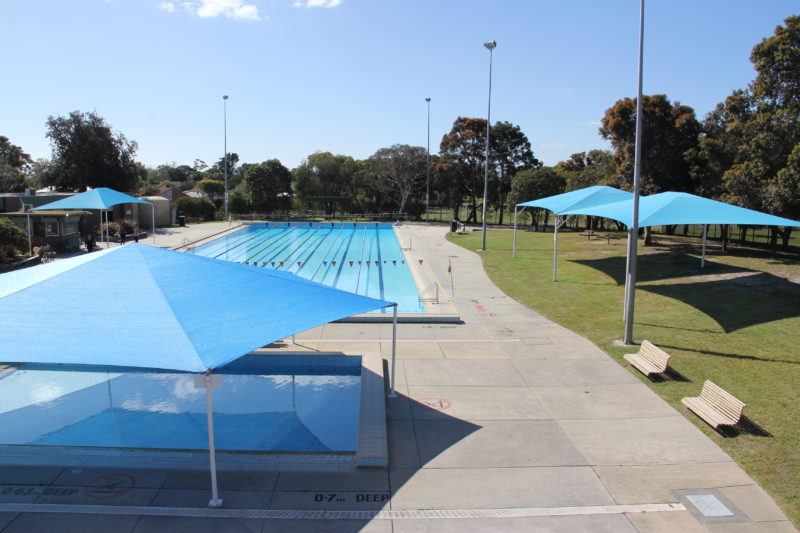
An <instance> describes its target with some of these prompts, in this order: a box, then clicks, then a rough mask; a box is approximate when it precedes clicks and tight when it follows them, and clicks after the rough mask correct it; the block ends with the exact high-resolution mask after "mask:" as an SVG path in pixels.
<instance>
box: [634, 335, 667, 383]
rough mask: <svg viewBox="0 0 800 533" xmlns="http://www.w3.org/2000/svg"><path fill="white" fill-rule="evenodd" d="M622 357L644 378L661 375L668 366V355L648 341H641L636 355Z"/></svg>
mask: <svg viewBox="0 0 800 533" xmlns="http://www.w3.org/2000/svg"><path fill="white" fill-rule="evenodd" d="M623 357H624V358H625V360H626V361H628V362H629V363H630V364H631V365H633V366H634V367H635V368H636V369H637V370H639V371H640V372H641V373H642V374H644V375H645V376H649V375H650V374H663V373H664V372H666V371H667V366H668V365H669V354H668V353H667V352H665V351H664V350H662V349H661V348H658V347H656V346H655V345H654V344H653V343H652V342H650V341H642V345H641V347H639V351H638V352H637V353H629V354H625V355H623Z"/></svg>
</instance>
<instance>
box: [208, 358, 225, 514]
mask: <svg viewBox="0 0 800 533" xmlns="http://www.w3.org/2000/svg"><path fill="white" fill-rule="evenodd" d="M205 384H206V416H207V417H208V459H209V462H210V465H211V500H210V501H209V502H208V506H209V507H213V508H219V507H222V500H221V499H220V498H219V494H218V493H217V452H216V448H215V447H214V415H213V413H214V411H213V408H212V406H211V371H210V370H207V371H206V373H205Z"/></svg>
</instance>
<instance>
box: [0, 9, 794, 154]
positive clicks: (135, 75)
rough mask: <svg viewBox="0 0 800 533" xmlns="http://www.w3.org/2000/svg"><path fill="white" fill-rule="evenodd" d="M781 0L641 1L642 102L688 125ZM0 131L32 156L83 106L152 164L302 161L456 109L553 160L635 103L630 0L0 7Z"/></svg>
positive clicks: (405, 133) (379, 139)
mask: <svg viewBox="0 0 800 533" xmlns="http://www.w3.org/2000/svg"><path fill="white" fill-rule="evenodd" d="M798 13H800V6H798V4H797V1H796V0H792V1H789V0H767V1H765V0H649V2H648V3H647V6H646V18H645V73H644V92H645V94H656V93H665V94H666V95H667V96H668V98H670V100H672V101H673V102H674V101H680V102H681V103H682V104H685V105H689V106H691V107H693V108H694V109H695V111H696V113H697V115H698V118H702V117H703V116H704V115H705V114H706V113H707V112H709V111H710V110H712V109H713V108H714V106H715V105H716V104H717V103H718V102H721V101H722V100H724V98H725V97H726V96H727V95H729V94H730V93H731V91H732V90H734V89H737V88H744V87H745V86H746V85H747V84H748V83H749V82H750V81H751V80H752V78H753V76H754V71H753V68H752V65H751V63H750V62H749V55H750V51H751V49H752V47H753V46H754V45H755V44H756V43H757V42H759V41H760V40H761V39H763V38H764V37H767V36H769V35H772V34H773V32H774V29H775V27H776V26H777V25H779V24H781V23H782V22H783V20H784V19H785V18H786V17H788V16H790V15H792V14H798ZM0 21H2V26H1V27H2V31H0V49H2V50H3V51H4V52H5V57H6V61H4V67H5V73H4V76H3V81H2V82H0V135H5V136H6V137H9V138H10V140H11V142H12V143H14V144H16V145H18V146H21V147H22V148H23V150H25V151H26V152H27V153H29V154H30V155H31V156H33V157H34V158H39V157H49V156H50V145H49V143H48V140H47V138H46V136H45V133H46V126H45V122H46V120H47V117H48V116H49V115H67V114H68V113H69V112H70V111H74V110H80V111H95V112H97V113H98V114H99V115H101V116H102V117H104V118H105V119H106V120H107V121H108V122H109V123H110V124H111V125H112V126H113V128H114V129H115V130H117V131H120V132H122V133H124V134H125V135H126V136H127V137H128V138H129V139H132V140H135V141H136V142H137V143H138V144H139V150H138V159H139V160H140V161H142V162H143V163H145V164H147V165H151V166H156V165H159V164H162V163H173V162H174V163H177V164H184V163H185V164H191V163H192V161H193V160H194V159H196V158H199V159H202V160H204V161H206V162H207V163H211V162H213V161H216V160H218V159H219V158H221V157H222V154H223V153H224V148H223V139H224V135H223V131H224V129H223V99H222V96H223V95H224V94H227V95H230V99H229V100H228V103H227V145H228V150H229V151H230V152H236V153H238V154H239V155H240V161H242V162H249V163H258V162H261V161H264V160H267V159H272V158H278V159H280V160H281V161H282V162H283V164H284V165H286V166H288V167H289V168H293V167H295V166H297V165H298V164H299V163H300V162H301V161H302V160H303V158H304V157H306V156H307V155H308V154H311V153H313V152H315V151H330V152H333V153H338V154H345V155H351V156H353V157H355V158H366V157H369V156H370V155H371V154H373V153H374V152H375V151H376V150H378V149H379V148H383V147H387V146H391V145H393V144H397V143H402V144H412V145H419V146H425V145H426V132H427V114H426V104H425V97H430V98H431V99H432V101H431V127H430V134H431V152H433V153H435V152H437V151H438V146H439V142H440V140H441V138H442V136H443V135H444V134H445V133H447V132H448V131H449V130H450V127H451V126H452V123H453V121H454V120H455V119H456V117H458V116H472V117H485V116H486V111H487V92H488V78H489V52H488V50H486V49H485V48H484V47H483V46H482V44H483V43H484V42H485V41H488V40H496V41H497V48H496V49H495V51H494V63H493V74H492V115H491V119H492V122H495V121H497V120H505V121H509V122H511V123H514V124H517V125H519V126H520V127H521V128H522V130H523V131H524V132H525V134H526V135H527V136H528V138H529V139H530V141H531V144H532V145H533V151H534V154H535V155H536V156H537V157H538V158H539V159H541V160H543V161H544V162H545V164H548V165H552V164H555V163H557V162H558V161H561V160H563V159H566V158H567V157H568V156H569V155H570V154H572V153H575V152H580V151H585V150H590V149H593V148H605V147H607V145H606V143H605V142H604V141H603V140H602V139H601V138H600V136H599V135H598V133H597V128H598V125H599V121H600V119H601V117H602V116H603V113H604V112H605V110H606V109H608V108H609V107H611V106H612V105H613V104H614V102H616V101H617V100H618V99H620V98H623V97H631V96H635V94H636V64H637V44H638V21H639V1H638V0H551V1H543V0H480V1H479V0H188V1H187V0H69V1H67V0H3V1H2V2H0Z"/></svg>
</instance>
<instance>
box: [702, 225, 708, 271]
mask: <svg viewBox="0 0 800 533" xmlns="http://www.w3.org/2000/svg"><path fill="white" fill-rule="evenodd" d="M707 233H708V224H703V255H702V256H700V268H705V267H706V234H707Z"/></svg>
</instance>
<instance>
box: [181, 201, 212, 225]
mask: <svg viewBox="0 0 800 533" xmlns="http://www.w3.org/2000/svg"><path fill="white" fill-rule="evenodd" d="M175 207H176V208H177V209H178V213H179V214H181V215H185V216H188V217H198V218H202V219H205V220H213V218H214V211H216V207H215V206H214V203H213V202H212V201H211V200H208V199H207V198H192V197H191V196H184V197H182V198H178V199H177V200H176V201H175Z"/></svg>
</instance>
